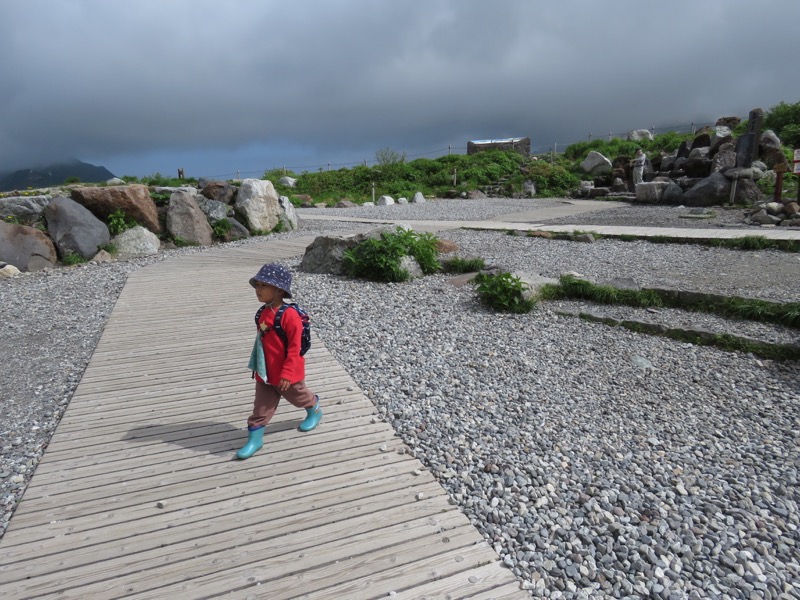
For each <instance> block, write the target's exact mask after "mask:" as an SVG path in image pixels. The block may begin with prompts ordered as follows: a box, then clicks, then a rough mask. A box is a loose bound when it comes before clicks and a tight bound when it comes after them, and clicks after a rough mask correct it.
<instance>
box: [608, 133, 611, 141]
mask: <svg viewBox="0 0 800 600" xmlns="http://www.w3.org/2000/svg"><path fill="white" fill-rule="evenodd" d="M608 141H609V142H610V141H611V132H610V131H609V132H608Z"/></svg>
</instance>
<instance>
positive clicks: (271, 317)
mask: <svg viewBox="0 0 800 600" xmlns="http://www.w3.org/2000/svg"><path fill="white" fill-rule="evenodd" d="M275 310H276V311H277V309H275ZM274 322H275V312H274V311H273V310H272V309H271V308H265V309H264V310H263V311H261V317H260V318H259V320H258V326H259V329H260V330H261V331H266V333H265V334H264V335H263V336H262V337H261V344H262V346H263V347H264V360H265V362H266V363H267V379H268V381H267V383H269V384H271V385H278V383H279V382H280V380H281V379H288V380H289V382H291V383H297V382H298V381H303V380H304V379H305V378H306V359H305V358H304V357H302V356H300V338H301V336H302V334H303V322H302V321H301V320H300V315H298V314H297V311H296V310H293V309H291V308H289V309H287V310H285V311H283V315H281V328H282V329H283V330H284V332H286V338H287V340H288V341H289V346H288V352H287V347H286V346H284V344H283V340H281V338H280V336H279V335H278V334H277V333H276V332H275V329H274V328H273V327H272V325H273V323H274ZM256 379H258V380H259V381H262V379H261V377H259V376H258V375H256Z"/></svg>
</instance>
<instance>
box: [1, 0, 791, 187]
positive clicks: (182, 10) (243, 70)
mask: <svg viewBox="0 0 800 600" xmlns="http://www.w3.org/2000/svg"><path fill="white" fill-rule="evenodd" d="M798 22H800V2H796V1H795V0H766V1H763V2H760V3H757V4H754V3H751V2H745V1H743V0H703V1H702V2H699V1H696V0H691V1H690V0H678V1H675V2H671V3H654V2H647V1H644V0H640V1H638V2H633V1H628V0H609V1H608V2H595V1H594V0H585V1H578V0H572V1H569V0H567V1H561V2H532V1H529V0H519V1H516V0H498V1H497V2H491V3H490V2H485V1H482V0H438V1H437V0H433V1H430V0H428V1H425V2H422V1H412V0H404V1H392V2H389V1H386V2H381V1H377V0H353V1H346V0H342V1H340V2H335V3H334V2H321V1H304V2H294V3H291V4H290V3H287V2H251V1H243V0H240V1H236V0H233V1H229V2H225V3H222V2H208V1H197V0H194V1H189V0H171V1H170V2H155V1H150V0H139V1H137V2H135V3H133V2H122V1H117V0H71V1H70V0H63V1H54V0H53V1H49V2H5V3H3V4H2V6H0V55H2V57H3V60H2V61H1V62H0V81H2V82H3V94H2V96H0V171H5V170H8V169H10V168H14V167H18V166H29V165H30V164H31V163H43V162H48V161H50V160H55V159H59V158H63V157H68V156H74V157H78V158H84V159H85V158H87V157H96V158H98V159H101V160H102V159H105V158H108V159H111V158H112V157H115V156H116V157H118V156H128V157H132V156H136V155H137V154H143V155H144V154H155V153H157V154H159V155H160V156H162V157H163V156H165V155H169V154H170V153H173V154H174V155H175V156H176V157H180V156H181V155H182V154H186V155H188V154H191V155H192V156H200V155H202V154H203V153H207V154H208V156H207V157H206V159H207V160H208V161H214V160H219V157H218V156H216V157H215V153H220V152H229V153H239V155H241V156H242V157H243V156H244V154H246V151H247V148H255V147H258V146H259V145H261V146H262V147H263V148H268V149H269V152H271V153H272V155H271V156H270V157H265V156H262V157H257V160H262V161H264V160H273V161H275V164H280V161H281V159H282V157H281V148H285V149H286V150H285V153H286V154H288V155H289V156H291V157H292V158H295V159H297V160H301V159H300V155H302V154H303V153H305V154H307V155H308V160H314V159H316V158H318V157H320V156H323V155H327V156H329V157H333V158H334V159H335V156H334V155H335V154H336V153H338V154H339V155H341V156H345V155H346V156H351V155H356V154H360V155H363V158H371V157H372V155H373V154H374V152H375V150H377V149H379V148H383V147H386V146H391V147H392V148H396V149H398V150H403V151H408V153H409V154H413V153H415V152H420V153H422V152H426V151H428V150H433V149H437V148H442V147H446V146H447V144H450V143H452V144H454V145H461V146H463V145H465V144H466V141H467V140H468V139H479V138H488V137H503V136H511V135H528V136H531V137H532V138H533V140H534V145H535V146H536V145H540V144H552V143H553V142H558V143H559V144H562V145H563V144H566V143H571V142H574V141H578V140H580V139H585V138H586V137H587V135H588V133H589V132H592V133H593V134H594V135H596V136H597V135H605V134H607V133H608V132H609V131H611V132H614V133H616V132H623V131H627V130H630V129H634V128H641V127H651V126H656V127H664V126H668V125H678V124H687V123H689V122H690V121H695V122H702V121H713V120H714V119H716V118H717V117H719V116H723V115H730V114H733V115H739V116H746V114H747V111H748V110H749V109H751V108H753V107H756V106H760V107H762V108H764V109H768V108H769V107H770V106H772V105H774V104H776V103H777V102H779V101H781V100H785V101H787V102H796V101H798V100H800V93H798V86H797V83H796V77H794V76H793V75H792V73H794V72H796V71H797V68H796V66H795V64H796V60H795V59H794V57H793V54H792V53H793V52H794V48H793V47H792V43H791V40H792V39H794V38H795V37H796V36H795V31H796V27H797V25H796V24H797V23H798ZM176 160H180V159H178V158H176ZM173 162H174V161H173ZM208 168H211V167H208ZM219 168H221V169H224V168H227V166H225V165H220V166H219Z"/></svg>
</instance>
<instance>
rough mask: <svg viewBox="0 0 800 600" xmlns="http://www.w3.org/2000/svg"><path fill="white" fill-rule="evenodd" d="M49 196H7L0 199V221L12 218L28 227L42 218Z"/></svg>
mask: <svg viewBox="0 0 800 600" xmlns="http://www.w3.org/2000/svg"><path fill="white" fill-rule="evenodd" d="M51 199H52V198H51V196H46V195H45V196H9V197H7V198H0V221H5V220H6V219H9V218H12V219H16V220H17V221H19V222H21V223H23V224H25V225H30V224H31V223H35V222H36V221H38V220H39V218H40V217H41V216H42V211H43V210H44V207H45V206H47V204H48V203H49V202H50V200H51Z"/></svg>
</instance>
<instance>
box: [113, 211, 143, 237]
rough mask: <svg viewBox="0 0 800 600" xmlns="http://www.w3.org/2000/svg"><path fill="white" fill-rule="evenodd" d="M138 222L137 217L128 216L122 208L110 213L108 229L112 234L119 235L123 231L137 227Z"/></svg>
mask: <svg viewBox="0 0 800 600" xmlns="http://www.w3.org/2000/svg"><path fill="white" fill-rule="evenodd" d="M138 224H139V223H137V222H136V220H135V219H131V218H128V215H126V214H125V211H123V210H122V209H121V208H118V209H117V210H115V211H114V212H112V213H111V214H110V215H108V231H109V233H111V235H112V236H115V235H119V234H120V233H122V232H123V231H126V230H128V229H131V228H133V227H136V226H137V225H138Z"/></svg>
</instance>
